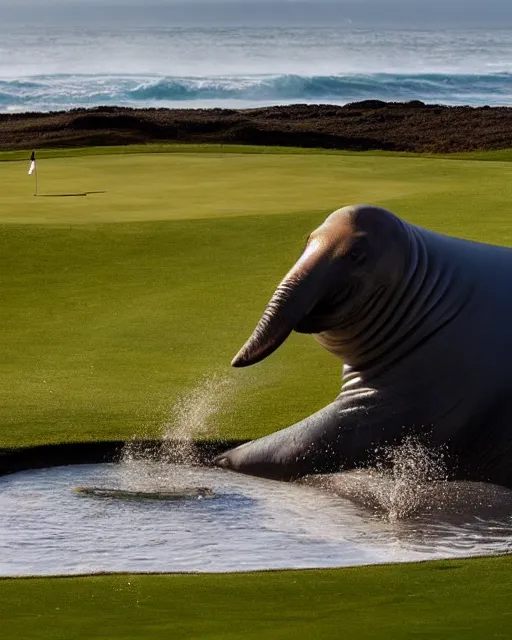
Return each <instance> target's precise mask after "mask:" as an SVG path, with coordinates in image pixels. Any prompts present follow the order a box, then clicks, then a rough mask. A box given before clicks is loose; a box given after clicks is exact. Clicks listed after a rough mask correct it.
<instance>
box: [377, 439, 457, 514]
mask: <svg viewBox="0 0 512 640" xmlns="http://www.w3.org/2000/svg"><path fill="white" fill-rule="evenodd" d="M384 454H385V458H386V462H387V463H388V464H389V465H390V469H389V470H387V469H385V468H384V466H385V465H386V462H381V463H379V464H378V465H377V473H378V474H379V475H380V476H381V477H382V479H384V482H381V483H377V484H376V485H375V499H376V501H377V503H378V504H379V505H380V507H381V508H382V510H383V511H384V513H385V514H386V516H387V519H389V520H390V521H395V520H403V519H404V518H407V517H409V516H411V515H412V514H414V513H417V512H418V511H420V510H422V511H424V510H427V511H429V510H430V509H431V508H432V507H433V506H434V505H433V504H432V503H431V498H432V493H433V489H434V488H435V491H436V493H437V497H438V498H442V496H443V495H444V493H445V491H446V485H447V482H448V472H447V468H446V462H445V459H444V454H443V452H442V450H441V449H436V448H431V447H427V446H426V445H425V444H424V443H422V442H420V441H419V440H416V439H415V438H413V437H411V436H409V437H407V438H406V439H405V440H404V442H403V443H402V444H401V445H400V446H398V447H388V448H386V449H385V450H384ZM386 479H387V480H388V481H387V482H386V481H385V480H386Z"/></svg>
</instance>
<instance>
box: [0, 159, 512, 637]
mask: <svg viewBox="0 0 512 640" xmlns="http://www.w3.org/2000/svg"><path fill="white" fill-rule="evenodd" d="M147 151H148V149H147V148H144V149H141V148H126V149H123V148H117V149H116V150H115V151H109V150H108V149H102V150H97V149H96V150H94V149H89V150H88V149H84V150H67V151H65V152H64V151H59V150H57V151H48V152H44V153H41V154H39V155H38V157H39V161H38V170H39V186H40V194H41V197H38V198H34V196H33V195H32V193H33V191H32V189H33V186H34V181H33V180H32V178H29V177H28V176H27V174H26V173H27V170H28V161H25V159H24V160H23V162H21V161H7V160H17V159H21V158H22V157H23V154H22V153H19V152H17V153H15V154H0V160H6V161H5V162H0V183H1V184H2V189H1V191H0V261H1V262H0V264H1V268H0V293H1V299H2V305H1V307H0V342H1V349H2V355H3V358H2V360H3V363H2V368H1V378H0V382H1V384H0V425H1V428H0V447H12V446H23V445H31V444H42V443H52V442H68V441H90V440H107V439H118V438H121V439H127V438H131V437H132V436H139V437H154V436H160V435H162V433H163V432H164V431H166V430H167V429H168V428H171V431H172V425H173V424H174V422H176V420H178V421H180V420H181V421H182V422H181V423H182V424H183V421H184V422H185V424H189V426H190V428H191V432H192V433H193V434H197V435H201V436H204V435H209V436H211V437H233V438H253V437H256V436H260V435H263V434H265V433H269V432H271V431H274V430H276V429H278V428H281V427H284V426H287V425H289V424H291V423H293V422H295V421H297V420H299V419H301V418H302V417H304V416H306V415H308V414H310V413H312V412H313V411H315V410H316V409H318V408H320V407H322V406H323V405H325V404H326V403H327V402H329V401H330V400H332V399H333V397H334V396H335V395H336V394H337V393H338V391H339V387H340V365H341V363H339V362H338V361H337V360H336V359H335V358H333V357H332V356H331V355H329V354H327V353H326V352H325V351H324V350H322V349H321V348H319V347H318V346H317V345H316V344H315V343H314V341H313V340H312V339H311V338H310V337H308V336H303V335H295V334H294V335H293V336H291V337H290V339H289V340H288V341H287V342H286V343H285V345H283V347H281V348H280V349H279V351H278V352H276V353H275V354H274V355H273V356H272V357H270V358H268V359H267V360H265V361H264V362H262V363H260V364H258V365H257V366H255V367H252V368H250V369H248V370H232V369H230V367H229V362H230V360H231V358H232V357H233V355H234V354H235V353H236V351H237V350H238V348H239V347H240V346H241V344H242V343H243V342H244V341H245V339H246V338H247V337H248V335H249V333H250V332H251V331H252V329H253V327H254V325H255V323H256V322H257V320H258V319H259V317H260V314H261V312H262V310H263V308H264V306H265V304H266V302H267V301H268V299H269V297H270V295H271V294H272V292H273V290H274V288H275V286H276V284H277V283H278V282H279V280H280V279H281V277H282V276H283V275H284V274H285V272H286V271H287V270H288V269H289V267H290V266H291V264H292V262H293V261H294V260H295V259H296V258H297V257H298V255H299V253H300V251H301V249H302V247H303V245H304V242H305V238H306V237H307V235H308V233H309V232H310V231H311V230H312V229H313V228H315V227H316V226H317V225H318V224H320V223H321V222H322V221H323V219H324V218H325V217H326V215H327V214H328V213H329V212H330V211H332V210H334V209H336V208H338V207H340V206H343V205H345V204H350V203H354V202H367V203H371V204H376V205H381V206H384V207H387V208H390V209H391V210H392V211H394V212H396V213H397V214H399V215H401V216H403V217H404V218H405V219H407V220H408V221H410V222H413V223H417V224H420V225H423V226H426V227H428V228H431V229H434V230H437V231H441V232H445V233H448V234H452V235H457V236H461V237H466V238H470V239H473V240H482V241H486V242H491V243H496V244H504V245H512V225H511V223H510V222H511V218H510V216H511V213H510V202H511V196H512V164H510V162H509V161H510V159H511V158H512V154H511V153H509V152H500V153H497V154H495V155H493V154H480V155H479V154H475V155H472V156H468V158H466V159H460V158H459V159H453V158H450V159H439V158H426V157H404V156H403V154H402V155H401V156H393V155H391V154H357V155H356V154H343V153H336V152H313V151H308V152H305V153H301V152H299V151H298V150H293V151H290V150H279V149H273V150H271V151H269V150H268V149H264V148H262V149H256V148H250V149H246V150H242V149H240V148H230V149H220V148H219V147H209V148H205V147H196V148H192V147H187V148H180V147H174V148H173V149H169V148H163V147H159V148H155V149H154V151H158V153H154V154H150V153H147ZM243 151H246V152H243ZM45 156H46V157H45ZM476 158H478V159H476ZM93 192H94V193H93ZM81 193H88V195H85V196H84V195H73V194H81ZM212 380H213V383H212ZM226 390H227V391H226ZM194 392H198V393H199V394H201V393H203V394H208V397H209V398H211V401H212V402H211V404H212V406H214V407H217V410H215V411H212V412H211V415H210V416H209V420H204V419H203V418H205V415H203V414H200V415H198V414H195V415H194V413H193V411H192V412H191V414H190V415H187V413H186V411H185V413H183V411H182V412H181V414H180V415H178V416H175V414H174V413H173V407H174V406H176V402H178V406H181V407H183V406H185V408H187V407H188V408H189V409H193V407H194V402H191V403H188V404H187V400H186V399H187V395H189V394H191V393H192V394H193V393H194ZM180 398H185V401H184V402H183V401H182V402H181V404H180V402H179V401H180ZM222 399H224V402H220V400H222ZM187 421H188V422H187ZM169 425H170V427H169ZM511 570H512V558H510V557H508V558H490V559H481V560H480V559H478V560H473V561H469V562H465V561H454V562H438V563H427V564H411V565H398V566H386V567H364V568H359V569H345V570H339V571H311V572H284V573H274V572H271V573H255V574H240V575H224V576H222V575H220V576H219V575H216V576H215V575H203V576H199V575H197V576H195V575H188V576H127V575H120V576H96V577H88V578H59V579H27V580H0V617H1V622H0V637H1V638H2V640H3V639H5V640H11V639H14V638H16V639H18V638H20V639H23V640H25V639H30V640H32V639H41V640H43V639H50V638H51V639H52V640H59V639H62V640H75V639H76V640H78V639H82V638H94V639H96V640H97V639H101V638H105V639H107V638H108V639H114V638H118V639H122V640H129V639H130V640H131V639H135V638H137V639H138V638H148V639H150V640H151V639H153V638H158V639H160V638H162V639H163V638H166V639H167V638H195V637H206V638H212V639H213V638H219V639H220V638H263V637H269V638H277V639H283V640H284V639H288V638H294V639H295V638H297V637H304V638H315V639H316V638H326V639H327V638H328V639H329V640H330V639H331V638H358V639H359V638H363V639H364V638H398V639H400V638H460V639H470V638H509V637H510V629H511V628H512V613H511V611H512V609H511V606H510V603H511V602H512V580H511V579H510V574H511Z"/></svg>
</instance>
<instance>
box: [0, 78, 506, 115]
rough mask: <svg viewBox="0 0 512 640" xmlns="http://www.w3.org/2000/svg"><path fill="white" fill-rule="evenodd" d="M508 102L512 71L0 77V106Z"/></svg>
mask: <svg viewBox="0 0 512 640" xmlns="http://www.w3.org/2000/svg"><path fill="white" fill-rule="evenodd" d="M365 99H380V100H396V101H404V100H413V99H415V100H423V101H424V102H427V103H443V104H469V105H483V104H490V105H496V104H501V105H508V104H512V74H511V73H508V72H502V73H499V72H498V73H490V74H474V75H471V74H453V75H449V74H440V73H430V74H429V73H425V74H410V75H407V74H391V73H377V74H352V75H326V76H301V75H270V74H268V75H245V76H242V75H236V76H235V75H231V76H216V77H155V76H148V77H140V76H130V75H124V76H106V75H63V74H59V75H45V76H32V77H28V78H18V79H14V80H10V79H6V80H0V111H3V112H6V111H29V110H38V111H51V110H56V109H69V108H77V107H91V106H99V105H114V104H115V105H120V106H139V107H140V106H184V103H187V104H192V105H194V106H201V104H202V103H205V104H206V103H208V105H210V106H211V105H212V104H218V106H224V105H225V104H226V102H240V103H244V104H246V105H255V106H257V105H263V104H285V103H290V102H304V103H315V102H316V103H317V102H329V103H338V104H345V103H347V102H352V101H355V100H365Z"/></svg>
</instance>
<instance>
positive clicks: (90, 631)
mask: <svg viewBox="0 0 512 640" xmlns="http://www.w3.org/2000/svg"><path fill="white" fill-rule="evenodd" d="M511 570H512V557H505V558H488V559H475V560H471V561H449V562H433V563H422V564H410V565H394V566H380V567H361V568H357V569H344V570H331V571H296V572H268V573H251V574H236V575H204V576H199V575H185V576H183V575H182V576H144V575H116V576H97V577H88V578H57V579H53V580H45V579H24V580H0V599H1V602H2V605H1V608H2V638H4V639H5V640H14V639H15V638H20V637H23V638H27V639H28V638H30V640H36V639H37V640H46V639H48V640H50V639H51V640H83V639H88V638H91V639H92V638H94V639H95V640H99V639H100V638H104V639H105V640H106V639H107V638H109V639H111V638H116V639H118V640H135V639H136V638H147V639H148V640H152V639H159V640H160V639H162V640H163V639H164V638H173V639H174V638H196V637H201V638H211V639H214V638H223V639H224V638H233V639H235V638H254V639H256V638H258V639H259V638H273V639H278V640H287V639H295V638H315V639H316V638H318V639H325V640H332V638H358V639H359V638H360V639H366V638H367V639H368V640H370V639H372V640H373V639H375V638H397V639H406V638H424V639H426V638H432V639H436V640H439V639H441V638H446V639H448V638H450V640H455V639H457V638H458V639H460V640H476V639H484V638H485V639H487V638H509V637H510V627H511V624H512V612H511V610H510V602H511V600H512V581H511V580H510V572H511ZM469 605H470V606H469Z"/></svg>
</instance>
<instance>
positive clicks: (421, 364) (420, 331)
mask: <svg viewBox="0 0 512 640" xmlns="http://www.w3.org/2000/svg"><path fill="white" fill-rule="evenodd" d="M341 211H343V212H344V213H343V215H346V212H345V210H341ZM354 212H355V214H354ZM361 212H363V213H364V212H366V213H365V215H369V214H368V212H370V213H371V214H372V215H375V213H376V212H377V213H378V214H379V215H381V216H383V217H384V218H385V217H386V216H388V217H389V216H392V214H390V213H389V212H385V211H384V210H379V209H376V208H373V207H371V208H369V207H366V208H361V207H358V208H352V209H351V215H356V216H357V215H360V216H362V217H364V216H363V215H362V213H361ZM336 214H337V215H338V216H339V215H340V213H339V212H336ZM333 215H334V214H333ZM393 218H394V223H393V224H395V225H397V224H398V225H399V227H400V231H399V233H398V235H396V237H398V238H400V239H399V245H398V246H399V249H398V252H399V254H400V256H399V259H397V262H396V264H397V265H398V266H397V269H396V271H395V272H392V277H391V278H390V277H389V274H390V273H391V272H390V271H389V269H388V271H387V276H386V278H385V279H383V280H382V282H384V284H382V282H381V285H382V286H379V287H377V288H376V289H374V291H373V293H372V295H370V296H367V297H363V298H362V301H361V304H360V305H359V307H358V306H357V305H356V307H355V308H352V309H351V310H350V311H349V313H348V314H347V313H345V314H344V316H343V319H342V320H341V321H340V318H339V317H337V319H336V321H335V322H333V321H331V322H333V324H334V325H335V327H334V328H332V329H331V328H329V327H327V328H326V329H325V330H322V331H318V332H315V331H310V330H309V329H308V326H307V323H306V328H305V329H303V331H304V332H308V333H309V332H311V333H314V334H315V337H316V339H317V340H318V341H319V342H320V343H321V344H322V345H323V346H324V347H326V348H327V349H329V350H330V351H332V352H333V353H334V354H336V355H338V356H340V357H342V358H343V359H344V362H345V364H344V368H343V387H342V391H341V393H340V395H339V396H338V397H337V398H336V399H335V400H334V402H332V403H331V404H329V405H328V406H326V407H325V408H323V409H321V410H320V411H318V412H316V413H314V414H313V415H311V416H309V417H308V418H306V419H304V420H302V421H301V422H299V423H297V424H295V425H293V426H291V427H288V428H286V429H283V430H281V431H278V432H277V433H274V434H271V435H269V436H266V437H263V438H260V439H259V440H256V441H253V442H250V443H248V444H245V445H242V446H241V447H238V448H236V449H233V450H231V451H229V452H228V453H227V454H224V455H223V456H220V457H219V459H218V463H219V464H220V465H221V466H224V467H228V468H231V469H234V470H238V471H241V472H244V473H249V474H254V475H258V476H265V477H270V478H275V479H283V480H285V479H292V478H295V477H299V476H303V475H306V474H311V473H328V472H334V471H339V470H340V469H350V468H354V467H356V466H359V465H364V464H367V463H369V462H371V460H372V457H374V454H375V451H376V449H378V448H379V447H380V446H381V445H385V444H388V445H389V444H397V443H399V442H400V441H401V440H402V439H403V438H404V437H405V436H406V435H410V434H419V435H421V434H428V435H429V436H430V438H429V439H430V442H431V443H432V444H433V445H441V444H442V445H446V447H447V448H448V451H449V454H450V459H451V460H452V462H453V463H454V467H453V470H454V472H455V475H456V477H459V478H467V479H472V480H484V481H490V482H494V483H496V484H502V485H505V486H509V487H512V402H509V398H510V399H511V400H512V295H511V294H512V249H507V248H504V247H498V246H492V245H486V244H482V243H476V242H470V241H466V240H461V239H457V238H452V237H449V236H444V235H441V234H437V233H433V232H431V231H427V230H425V229H422V228H419V227H416V226H414V225H410V224H407V223H406V222H404V221H402V220H399V219H398V218H396V217H395V216H393ZM390 220H391V218H390ZM397 221H398V222H397ZM354 228H355V227H354ZM397 228H398V227H397ZM328 233H329V234H331V235H333V234H336V233H338V231H337V230H335V231H332V230H331V229H330V228H329V229H328ZM324 235H325V232H324ZM322 237H323V236H322ZM330 239H331V238H330V237H329V240H330ZM392 250H393V251H395V252H396V251H397V248H396V246H394V247H393V249H392ZM379 264H380V263H379ZM337 268H338V267H337ZM377 268H380V267H377ZM314 269H318V267H317V266H316V264H315V266H314ZM299 279H300V278H299ZM327 324H328V323H327ZM294 328H296V327H294ZM298 330H301V329H300V323H299V329H298Z"/></svg>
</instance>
